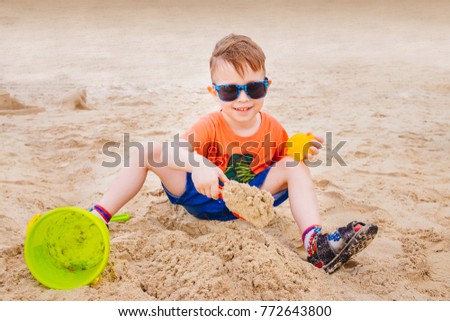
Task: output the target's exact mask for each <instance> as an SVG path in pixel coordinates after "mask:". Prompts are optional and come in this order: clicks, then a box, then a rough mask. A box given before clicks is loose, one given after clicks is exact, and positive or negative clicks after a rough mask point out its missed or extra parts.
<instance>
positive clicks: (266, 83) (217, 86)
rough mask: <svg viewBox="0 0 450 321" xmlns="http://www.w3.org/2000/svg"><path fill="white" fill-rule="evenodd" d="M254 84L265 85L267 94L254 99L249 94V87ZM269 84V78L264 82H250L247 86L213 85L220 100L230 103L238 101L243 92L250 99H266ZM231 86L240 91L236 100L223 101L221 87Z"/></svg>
mask: <svg viewBox="0 0 450 321" xmlns="http://www.w3.org/2000/svg"><path fill="white" fill-rule="evenodd" d="M252 84H264V86H265V87H266V93H265V94H264V96H262V97H259V98H253V97H252V96H251V95H250V94H249V93H248V86H249V85H252ZM269 84H270V80H269V78H267V77H265V78H264V81H252V82H249V83H248V84H245V85H232V84H223V85H216V84H215V83H213V86H214V89H215V90H216V92H217V95H218V96H219V99H220V100H222V101H226V102H230V101H234V100H236V99H238V98H239V96H240V95H241V90H244V91H245V93H246V94H247V96H248V97H250V98H252V99H261V98H264V97H265V96H266V94H267V87H269ZM229 86H235V87H236V88H237V90H238V92H237V96H236V98H235V99H233V100H223V99H222V97H220V88H221V87H229Z"/></svg>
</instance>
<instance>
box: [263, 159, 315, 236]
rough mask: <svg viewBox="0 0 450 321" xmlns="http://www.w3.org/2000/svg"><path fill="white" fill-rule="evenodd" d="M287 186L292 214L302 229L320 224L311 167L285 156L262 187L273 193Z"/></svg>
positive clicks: (273, 168) (270, 172)
mask: <svg viewBox="0 0 450 321" xmlns="http://www.w3.org/2000/svg"><path fill="white" fill-rule="evenodd" d="M286 188H287V189H288V192H289V203H290V207H291V211H292V216H293V217H294V220H295V222H296V223H297V226H298V227H299V229H300V231H301V232H303V231H305V230H306V229H307V228H308V227H310V226H313V225H320V212H319V205H318V201H317V197H316V193H315V191H314V184H313V182H312V178H311V174H310V172H309V168H308V167H307V166H306V165H305V164H304V163H303V162H296V161H294V160H293V159H292V158H290V157H284V158H283V159H282V160H280V161H279V162H278V163H276V164H275V165H274V166H273V167H272V168H271V169H270V171H269V174H267V178H266V180H265V181H264V183H263V185H262V186H261V189H264V190H267V191H269V192H270V193H272V195H274V194H276V193H278V192H281V191H283V190H285V189H286Z"/></svg>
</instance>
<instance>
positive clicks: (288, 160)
mask: <svg viewBox="0 0 450 321" xmlns="http://www.w3.org/2000/svg"><path fill="white" fill-rule="evenodd" d="M277 166H281V167H282V168H284V169H285V170H286V172H287V173H290V172H292V171H301V172H305V173H308V174H309V168H308V166H306V165H305V163H303V162H299V161H296V160H295V159H293V158H292V157H290V156H285V157H283V158H282V159H281V160H280V161H279V162H277Z"/></svg>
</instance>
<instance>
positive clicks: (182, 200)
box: [161, 167, 289, 221]
mask: <svg viewBox="0 0 450 321" xmlns="http://www.w3.org/2000/svg"><path fill="white" fill-rule="evenodd" d="M270 169H271V167H268V168H266V169H265V170H264V171H262V172H261V173H259V174H258V175H256V177H255V178H254V179H252V180H251V181H250V182H248V184H249V185H250V186H256V187H258V188H260V187H261V185H262V184H263V183H264V181H265V180H266V177H267V174H268V173H269V171H270ZM161 185H162V187H163V188H164V191H165V192H166V194H167V197H168V198H169V201H170V202H171V203H172V204H177V205H182V206H183V207H184V208H185V209H186V210H187V211H188V212H189V213H191V214H192V215H194V216H195V217H197V218H199V219H203V220H218V221H229V220H235V219H236V216H234V215H233V213H231V211H230V210H229V209H228V208H227V207H226V206H225V202H224V201H223V199H221V198H219V199H218V200H215V199H213V198H209V197H207V196H205V195H203V194H200V193H199V192H198V191H197V190H196V189H195V186H194V182H193V181H192V174H191V173H186V189H185V191H184V193H183V194H182V195H181V196H175V195H173V194H172V193H170V192H169V191H168V190H167V189H166V187H165V186H164V184H161ZM288 197H289V195H288V191H287V189H286V190H283V191H281V192H278V193H276V194H275V195H273V198H274V199H275V201H274V202H273V205H274V206H278V205H280V204H281V203H283V202H284V201H285V200H287V199H288Z"/></svg>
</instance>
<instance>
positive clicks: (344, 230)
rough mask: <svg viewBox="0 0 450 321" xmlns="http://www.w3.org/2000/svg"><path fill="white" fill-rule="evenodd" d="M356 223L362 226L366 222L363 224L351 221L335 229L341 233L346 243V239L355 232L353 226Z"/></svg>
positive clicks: (348, 239)
mask: <svg viewBox="0 0 450 321" xmlns="http://www.w3.org/2000/svg"><path fill="white" fill-rule="evenodd" d="M357 225H361V226H364V225H366V224H364V223H363V222H358V221H352V222H350V223H348V224H347V226H344V227H340V228H338V229H337V231H338V233H339V234H340V235H341V237H342V239H343V240H344V242H345V243H348V241H350V239H351V238H352V237H353V236H354V235H355V234H356V232H355V226H357Z"/></svg>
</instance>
